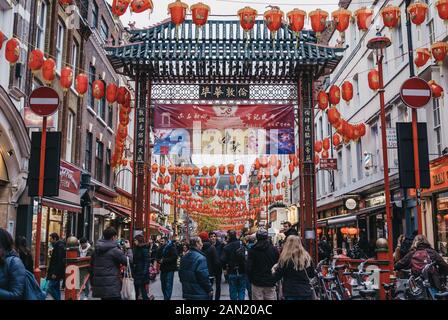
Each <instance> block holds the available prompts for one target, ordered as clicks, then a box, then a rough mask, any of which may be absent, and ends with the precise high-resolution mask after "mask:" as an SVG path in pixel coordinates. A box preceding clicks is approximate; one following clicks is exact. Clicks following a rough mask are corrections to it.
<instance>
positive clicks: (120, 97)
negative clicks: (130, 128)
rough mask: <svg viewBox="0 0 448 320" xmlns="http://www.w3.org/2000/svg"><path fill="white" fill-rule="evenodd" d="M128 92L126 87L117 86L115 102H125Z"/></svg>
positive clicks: (127, 98)
mask: <svg viewBox="0 0 448 320" xmlns="http://www.w3.org/2000/svg"><path fill="white" fill-rule="evenodd" d="M129 96H130V92H129V90H128V89H127V88H126V87H119V88H118V90H117V102H118V103H119V104H126V102H127V101H128V100H129Z"/></svg>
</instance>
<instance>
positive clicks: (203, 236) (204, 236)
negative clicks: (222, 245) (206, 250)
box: [198, 231, 208, 242]
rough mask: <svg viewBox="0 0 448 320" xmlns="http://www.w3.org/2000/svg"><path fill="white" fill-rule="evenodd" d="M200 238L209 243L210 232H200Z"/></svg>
mask: <svg viewBox="0 0 448 320" xmlns="http://www.w3.org/2000/svg"><path fill="white" fill-rule="evenodd" d="M198 236H199V238H201V240H202V242H204V241H208V232H207V231H202V232H200V233H199V235H198Z"/></svg>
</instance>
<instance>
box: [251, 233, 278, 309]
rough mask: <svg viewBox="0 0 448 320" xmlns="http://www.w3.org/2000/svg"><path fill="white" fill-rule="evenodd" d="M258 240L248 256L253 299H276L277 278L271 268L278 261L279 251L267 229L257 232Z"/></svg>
mask: <svg viewBox="0 0 448 320" xmlns="http://www.w3.org/2000/svg"><path fill="white" fill-rule="evenodd" d="M256 239H257V242H256V243H255V245H254V246H253V247H252V248H251V249H249V252H248V257H247V274H248V275H249V281H250V283H251V284H252V299H253V300H276V299H277V297H276V291H275V284H276V280H275V278H274V277H273V275H272V272H271V269H272V267H273V266H274V265H275V264H276V263H277V261H278V257H279V254H278V251H277V250H276V249H275V248H274V246H273V245H272V244H271V243H270V241H269V240H268V232H267V230H266V229H259V230H258V231H257V233H256Z"/></svg>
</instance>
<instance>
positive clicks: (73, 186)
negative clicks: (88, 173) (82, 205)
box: [59, 160, 81, 194]
mask: <svg viewBox="0 0 448 320" xmlns="http://www.w3.org/2000/svg"><path fill="white" fill-rule="evenodd" d="M80 181H81V170H79V169H78V168H76V167H74V166H72V165H71V164H69V163H67V162H65V161H64V160H61V168H60V182H59V189H61V190H65V191H68V192H70V193H74V194H78V193H79V184H80Z"/></svg>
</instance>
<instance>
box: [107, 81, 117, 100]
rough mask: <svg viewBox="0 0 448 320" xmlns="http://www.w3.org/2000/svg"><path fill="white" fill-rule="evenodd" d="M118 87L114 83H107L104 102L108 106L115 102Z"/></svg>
mask: <svg viewBox="0 0 448 320" xmlns="http://www.w3.org/2000/svg"><path fill="white" fill-rule="evenodd" d="M117 95H118V87H117V85H116V84H115V83H109V84H108V85H107V88H106V100H107V102H109V104H113V103H114V102H115V101H117Z"/></svg>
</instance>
